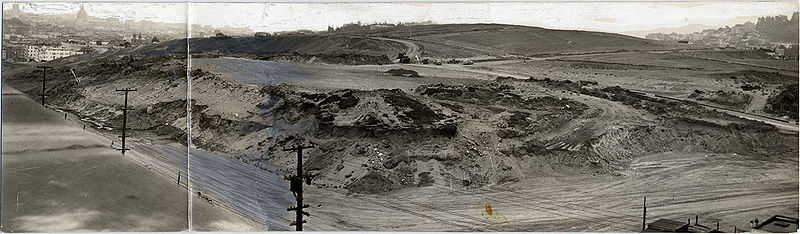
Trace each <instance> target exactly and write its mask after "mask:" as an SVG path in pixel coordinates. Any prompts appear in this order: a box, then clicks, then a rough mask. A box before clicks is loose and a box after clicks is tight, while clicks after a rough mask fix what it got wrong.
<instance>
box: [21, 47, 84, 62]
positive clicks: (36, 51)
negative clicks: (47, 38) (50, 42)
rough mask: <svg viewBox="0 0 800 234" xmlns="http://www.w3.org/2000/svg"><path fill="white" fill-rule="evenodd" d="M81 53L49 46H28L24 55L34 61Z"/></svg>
mask: <svg viewBox="0 0 800 234" xmlns="http://www.w3.org/2000/svg"><path fill="white" fill-rule="evenodd" d="M78 54H83V52H78V51H73V50H68V49H64V48H63V47H51V46H28V48H27V51H26V54H25V55H26V56H27V57H28V58H29V59H33V60H34V61H50V60H54V59H60V58H63V57H68V56H73V55H78Z"/></svg>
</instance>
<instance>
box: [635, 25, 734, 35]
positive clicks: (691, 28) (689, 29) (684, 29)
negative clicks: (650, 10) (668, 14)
mask: <svg viewBox="0 0 800 234" xmlns="http://www.w3.org/2000/svg"><path fill="white" fill-rule="evenodd" d="M716 28H719V27H714V26H711V25H705V24H689V25H684V26H681V27H674V28H656V29H652V30H646V31H628V32H622V33H620V34H624V35H631V36H635V37H640V38H646V37H647V35H648V34H653V33H680V34H687V33H693V32H699V31H703V30H706V29H716Z"/></svg>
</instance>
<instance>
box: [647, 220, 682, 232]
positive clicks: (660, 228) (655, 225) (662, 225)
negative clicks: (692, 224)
mask: <svg viewBox="0 0 800 234" xmlns="http://www.w3.org/2000/svg"><path fill="white" fill-rule="evenodd" d="M644 232H661V233H663V232H689V222H681V221H675V220H671V219H659V220H656V221H655V222H652V223H650V224H648V225H647V229H645V230H644Z"/></svg>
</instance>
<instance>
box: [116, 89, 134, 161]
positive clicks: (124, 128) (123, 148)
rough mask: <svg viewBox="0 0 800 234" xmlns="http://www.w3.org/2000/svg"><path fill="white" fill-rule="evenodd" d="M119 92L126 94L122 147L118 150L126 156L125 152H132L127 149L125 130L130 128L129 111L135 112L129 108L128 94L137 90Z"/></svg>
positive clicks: (119, 90) (123, 111) (123, 112)
mask: <svg viewBox="0 0 800 234" xmlns="http://www.w3.org/2000/svg"><path fill="white" fill-rule="evenodd" d="M116 91H118V92H125V106H124V107H123V108H122V136H121V137H120V138H122V147H121V148H119V149H117V150H119V151H122V155H125V151H128V150H131V149H128V148H125V130H127V128H128V126H127V125H128V110H133V109H130V108H128V92H135V91H136V90H135V89H117V90H116Z"/></svg>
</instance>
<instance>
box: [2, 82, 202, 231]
mask: <svg viewBox="0 0 800 234" xmlns="http://www.w3.org/2000/svg"><path fill="white" fill-rule="evenodd" d="M2 93H3V98H2V108H3V115H2V202H1V203H2V231H3V232H75V231H93V232H107V231H137V232H141V231H183V230H187V229H188V219H187V207H188V206H187V204H188V203H187V200H188V196H187V195H188V194H187V192H186V189H184V188H182V187H180V186H178V185H177V184H176V183H175V182H174V181H172V182H171V181H167V180H165V179H164V178H163V177H161V176H159V175H158V174H156V173H153V172H152V171H151V170H148V169H147V168H145V167H142V166H141V165H140V164H138V163H136V162H135V161H133V160H131V158H130V157H123V156H122V155H120V153H119V152H117V151H115V150H113V149H111V148H110V147H109V142H108V141H107V140H105V139H102V138H100V137H98V136H96V135H93V134H90V133H89V132H88V131H85V130H83V129H82V126H79V125H78V124H76V123H74V122H72V121H69V120H65V119H64V115H63V114H61V113H57V112H54V111H52V110H49V109H46V108H44V107H43V106H41V105H40V104H38V103H37V102H36V101H33V100H31V99H30V98H28V97H27V96H25V95H24V94H22V93H20V92H19V91H17V90H14V89H12V88H10V87H7V86H3V92H2Z"/></svg>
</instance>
